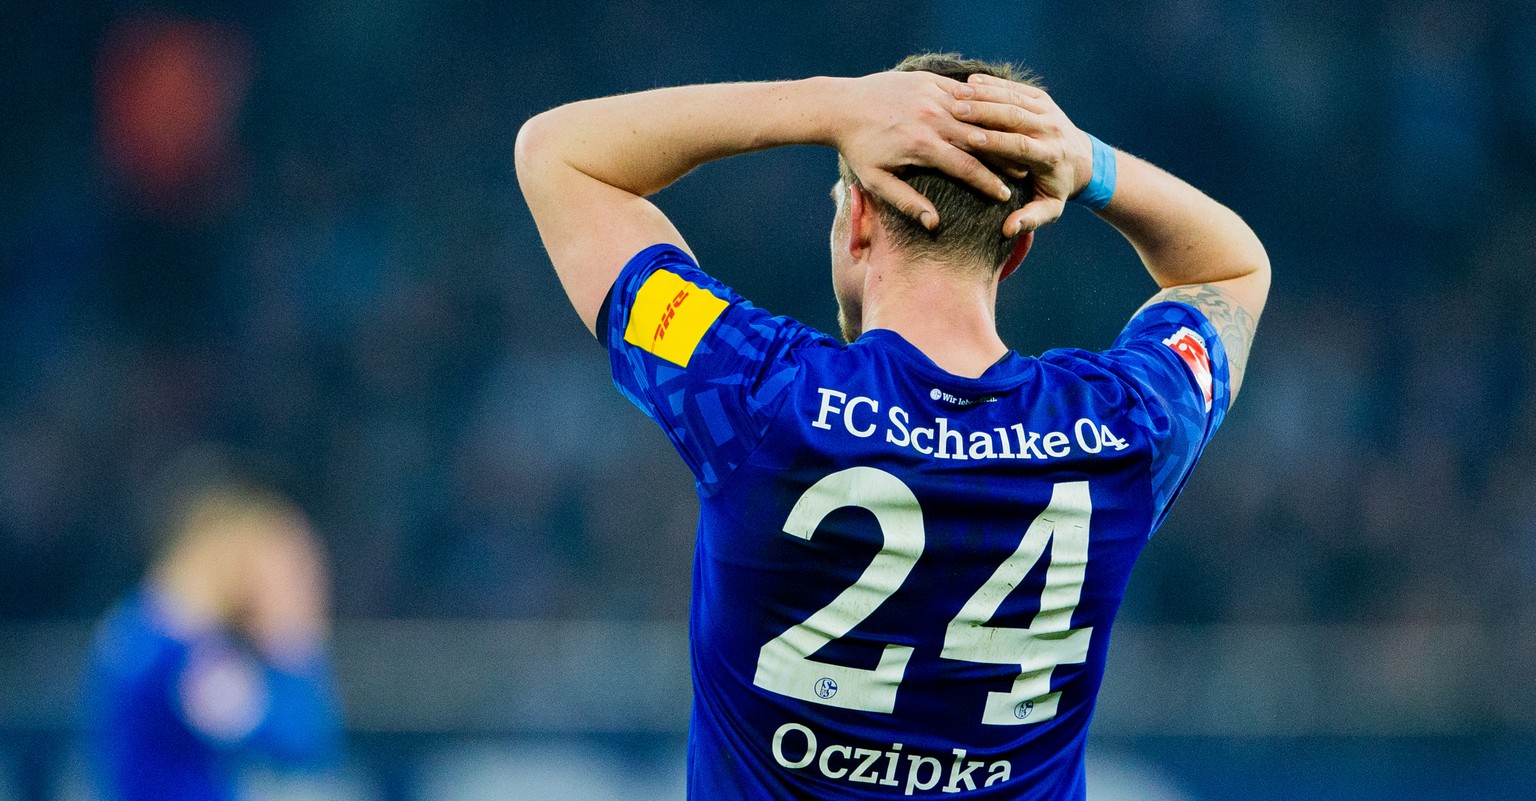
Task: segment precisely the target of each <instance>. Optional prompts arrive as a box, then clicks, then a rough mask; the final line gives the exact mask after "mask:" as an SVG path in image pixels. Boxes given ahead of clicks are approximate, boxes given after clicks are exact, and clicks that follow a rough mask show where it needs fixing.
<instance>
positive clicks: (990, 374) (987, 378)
mask: <svg viewBox="0 0 1536 801" xmlns="http://www.w3.org/2000/svg"><path fill="white" fill-rule="evenodd" d="M854 344H855V345H865V344H868V345H872V346H875V347H879V348H881V349H884V350H888V351H892V352H894V353H897V354H899V355H900V356H901V357H902V358H903V359H905V360H906V361H907V362H908V363H909V364H911V365H912V366H913V367H914V368H915V369H916V370H917V372H918V373H921V374H922V375H924V376H925V377H927V378H930V379H932V380H933V381H936V382H938V383H940V384H941V385H943V386H949V387H957V388H963V389H967V390H983V391H985V390H998V389H1005V388H1008V387H1012V386H1015V385H1017V384H1018V383H1019V380H1020V378H1022V377H1023V374H1024V373H1025V372H1026V371H1027V370H1028V369H1029V360H1028V359H1025V358H1024V357H1022V356H1020V355H1019V354H1018V353H1016V352H1014V351H1013V350H1009V351H1008V352H1007V353H1005V354H1003V357H1002V358H1001V359H998V360H997V361H996V362H994V363H993V364H992V366H991V367H988V368H987V370H986V372H984V373H982V374H981V375H980V376H979V377H977V378H968V377H966V376H962V375H955V374H954V373H951V372H948V371H947V370H945V369H944V368H942V367H940V366H938V365H937V364H934V362H933V360H932V359H930V358H928V354H926V353H923V352H922V351H921V350H918V348H917V346H916V345H913V344H912V343H911V342H908V341H907V340H906V338H905V337H903V336H902V335H901V334H898V333H896V332H895V331H892V330H890V329H888V328H873V329H870V330H868V331H865V332H864V333H863V334H862V335H860V336H859V338H858V339H857V340H855V341H854Z"/></svg>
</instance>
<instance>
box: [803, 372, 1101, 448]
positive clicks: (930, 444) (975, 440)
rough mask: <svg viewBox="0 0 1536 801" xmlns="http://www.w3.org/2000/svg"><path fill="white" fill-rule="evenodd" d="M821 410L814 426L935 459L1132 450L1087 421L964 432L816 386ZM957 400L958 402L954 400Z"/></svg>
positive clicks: (949, 422)
mask: <svg viewBox="0 0 1536 801" xmlns="http://www.w3.org/2000/svg"><path fill="white" fill-rule="evenodd" d="M816 391H817V392H818V393H819V394H820V403H819V408H818V409H817V410H816V411H815V412H814V413H813V415H812V419H811V426H812V427H814V428H820V429H823V430H826V431H833V430H836V429H842V430H844V431H846V432H848V433H849V434H851V435H853V436H855V437H858V438H860V439H869V438H870V437H874V436H876V435H877V434H883V439H884V441H885V442H887V443H890V444H891V445H895V446H896V447H898V448H906V449H908V450H911V451H915V452H916V453H920V454H922V455H924V456H928V457H931V458H934V459H955V460H966V459H1036V460H1042V461H1043V460H1047V459H1065V458H1067V457H1069V456H1073V455H1088V456H1092V455H1096V454H1101V453H1114V452H1116V451H1123V450H1125V449H1126V448H1128V447H1130V443H1128V442H1126V441H1125V439H1123V438H1121V437H1117V436H1115V434H1114V433H1113V432H1112V431H1110V430H1109V426H1107V425H1104V424H1103V423H1100V422H1098V421H1096V420H1091V419H1089V418H1086V417H1083V418H1079V419H1078V420H1077V421H1076V422H1074V423H1073V424H1072V425H1071V426H1070V427H1069V429H1068V430H1066V431H1030V430H1028V429H1027V428H1025V426H1024V424H1023V423H1011V424H1009V425H1003V426H989V427H987V428H984V429H978V430H969V429H965V428H961V427H960V426H958V425H957V424H956V423H955V422H954V421H952V420H950V419H949V418H947V417H935V418H934V419H933V420H932V422H931V423H927V424H918V423H917V422H916V421H914V420H913V419H912V415H911V414H910V413H909V412H907V410H906V409H903V408H901V407H900V406H897V405H895V404H891V405H889V406H883V405H882V404H881V403H880V401H879V400H876V399H875V398H869V397H865V396H863V395H854V396H853V397H849V396H848V393H846V392H841V391H838V390H835V389H828V388H826V387H818V388H817V390H816ZM933 391H934V393H935V395H934V397H935V399H940V398H945V399H947V398H949V397H950V396H949V395H948V394H947V393H943V391H942V390H939V389H935V390H933ZM956 400H957V401H959V400H960V399H956ZM991 400H995V399H994V398H981V399H974V400H970V401H969V402H967V403H961V404H960V405H976V404H979V403H986V402H989V401H991Z"/></svg>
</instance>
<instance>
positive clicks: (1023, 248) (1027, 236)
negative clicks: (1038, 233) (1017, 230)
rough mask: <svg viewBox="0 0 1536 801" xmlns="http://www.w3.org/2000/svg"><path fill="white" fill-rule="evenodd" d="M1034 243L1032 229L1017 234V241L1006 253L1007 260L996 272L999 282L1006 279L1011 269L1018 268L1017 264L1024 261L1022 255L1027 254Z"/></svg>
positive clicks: (1010, 273)
mask: <svg viewBox="0 0 1536 801" xmlns="http://www.w3.org/2000/svg"><path fill="white" fill-rule="evenodd" d="M1034 244H1035V232H1034V231H1025V232H1024V233H1022V234H1019V241H1018V242H1015V243H1014V244H1013V252H1012V253H1010V254H1008V260H1007V261H1005V262H1003V269H1002V270H1001V271H999V272H998V274H997V282H998V283H999V284H1001V283H1002V282H1004V281H1006V280H1008V276H1010V275H1013V271H1014V270H1017V269H1019V265H1020V264H1022V263H1024V257H1025V256H1028V255H1029V249H1030V248H1031V247H1033V246H1034Z"/></svg>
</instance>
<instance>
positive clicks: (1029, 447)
mask: <svg viewBox="0 0 1536 801" xmlns="http://www.w3.org/2000/svg"><path fill="white" fill-rule="evenodd" d="M1013 430H1014V433H1016V434H1018V435H1019V458H1020V459H1030V458H1034V459H1044V458H1045V454H1043V453H1041V452H1040V446H1039V445H1037V444H1036V443H1037V442H1038V441H1039V440H1040V435H1039V434H1036V433H1035V432H1033V431H1025V430H1024V424H1023V423H1014V424H1013ZM1026 434H1027V435H1028V436H1027V437H1026V436H1025V435H1026Z"/></svg>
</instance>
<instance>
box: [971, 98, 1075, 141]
mask: <svg viewBox="0 0 1536 801" xmlns="http://www.w3.org/2000/svg"><path fill="white" fill-rule="evenodd" d="M950 113H951V114H953V115H954V116H955V119H957V120H963V121H965V122H968V123H971V124H972V125H978V126H980V127H982V128H988V129H991V130H994V131H1008V132H1011V133H1027V134H1037V133H1047V132H1049V130H1050V128H1051V123H1052V120H1051V119H1050V118H1049V117H1047V116H1046V115H1044V114H1040V113H1038V112H1034V111H1030V110H1029V109H1025V108H1020V107H1018V106H1015V105H1012V104H1010V103H993V102H989V101H985V100H979V99H973V100H961V101H958V102H956V103H955V105H954V106H953V107H951V108H950Z"/></svg>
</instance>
